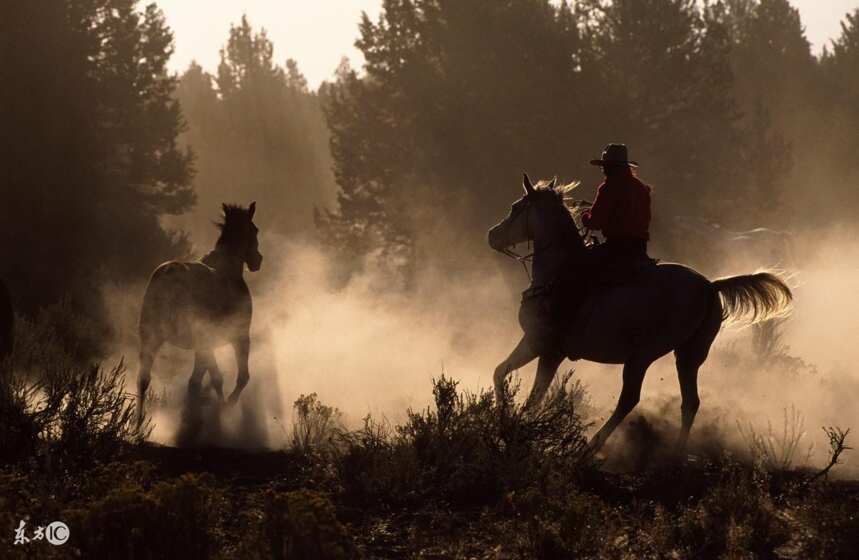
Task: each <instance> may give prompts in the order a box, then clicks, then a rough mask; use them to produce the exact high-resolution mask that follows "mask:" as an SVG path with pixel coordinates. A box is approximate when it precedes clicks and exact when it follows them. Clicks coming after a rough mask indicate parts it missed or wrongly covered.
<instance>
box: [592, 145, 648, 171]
mask: <svg viewBox="0 0 859 560" xmlns="http://www.w3.org/2000/svg"><path fill="white" fill-rule="evenodd" d="M591 165H599V166H600V167H605V166H611V165H628V166H631V167H638V163H637V162H635V161H629V153H628V152H627V149H626V144H609V145H608V146H606V147H605V150H604V151H603V153H602V158H601V159H592V160H591Z"/></svg>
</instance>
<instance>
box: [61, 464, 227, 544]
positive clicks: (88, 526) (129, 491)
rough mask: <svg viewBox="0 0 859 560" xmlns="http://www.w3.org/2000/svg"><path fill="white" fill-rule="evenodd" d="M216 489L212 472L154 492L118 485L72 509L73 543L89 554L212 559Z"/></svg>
mask: <svg viewBox="0 0 859 560" xmlns="http://www.w3.org/2000/svg"><path fill="white" fill-rule="evenodd" d="M214 493H215V490H214V489H213V488H212V479H211V478H210V477H209V476H206V475H203V476H198V475H193V474H185V475H183V476H181V477H179V478H177V479H175V480H172V481H168V482H160V483H158V484H156V485H154V486H153V487H152V489H151V490H149V491H146V490H144V489H143V488H142V487H141V486H138V485H135V484H126V485H122V486H119V487H117V488H114V489H112V490H110V491H109V492H108V493H107V495H106V496H104V497H103V498H101V499H98V500H96V501H94V502H92V503H90V504H88V506H87V507H85V508H79V509H75V510H70V511H68V512H67V519H69V526H70V528H71V534H72V540H71V541H70V543H69V545H70V546H71V547H73V548H75V549H77V550H79V551H80V554H81V555H82V556H83V557H85V558H201V559H202V558H208V557H210V555H211V543H212V541H213V536H212V534H211V530H212V527H213V526H214V515H213V508H212V507H211V504H212V500H213V495H214Z"/></svg>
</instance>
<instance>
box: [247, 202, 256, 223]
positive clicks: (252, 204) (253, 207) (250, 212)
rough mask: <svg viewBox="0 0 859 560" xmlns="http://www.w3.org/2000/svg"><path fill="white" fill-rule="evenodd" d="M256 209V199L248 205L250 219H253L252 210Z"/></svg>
mask: <svg viewBox="0 0 859 560" xmlns="http://www.w3.org/2000/svg"><path fill="white" fill-rule="evenodd" d="M256 211H257V203H256V201H253V202H251V205H250V206H248V216H250V218H251V220H253V219H254V212H256Z"/></svg>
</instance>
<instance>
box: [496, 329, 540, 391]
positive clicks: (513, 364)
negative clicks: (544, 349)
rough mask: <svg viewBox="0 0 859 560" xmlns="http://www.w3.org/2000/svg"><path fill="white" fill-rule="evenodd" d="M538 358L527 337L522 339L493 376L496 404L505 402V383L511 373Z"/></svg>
mask: <svg viewBox="0 0 859 560" xmlns="http://www.w3.org/2000/svg"><path fill="white" fill-rule="evenodd" d="M536 357H537V354H536V353H535V352H534V351H533V350H531V347H530V346H529V345H528V343H527V342H526V341H525V337H522V340H520V341H519V344H517V345H516V348H514V349H513V351H512V352H510V355H509V356H508V357H507V359H506V360H504V361H503V362H501V363H500V364H498V367H496V368H495V374H494V375H493V376H492V380H493V382H494V384H495V403H496V404H501V402H502V401H503V400H504V382H505V380H506V379H507V376H508V375H510V372H512V371H513V370H517V369H519V368H520V367H523V366H525V365H527V364H528V363H529V362H531V360H533V359H534V358H536Z"/></svg>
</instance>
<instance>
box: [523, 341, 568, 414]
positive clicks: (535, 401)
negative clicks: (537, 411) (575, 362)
mask: <svg viewBox="0 0 859 560" xmlns="http://www.w3.org/2000/svg"><path fill="white" fill-rule="evenodd" d="M563 361H564V355H563V354H552V355H549V356H540V361H539V362H537V376H536V377H535V378H534V387H532V388H531V394H530V395H529V396H528V400H527V401H526V402H525V408H531V407H534V406H537V405H539V404H540V403H541V402H543V397H545V396H546V391H548V390H549V387H550V386H551V385H552V380H553V379H555V375H556V374H557V373H558V367H560V365H561V362H563Z"/></svg>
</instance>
